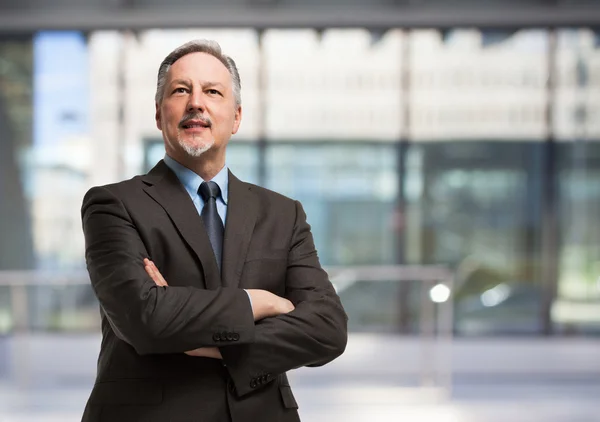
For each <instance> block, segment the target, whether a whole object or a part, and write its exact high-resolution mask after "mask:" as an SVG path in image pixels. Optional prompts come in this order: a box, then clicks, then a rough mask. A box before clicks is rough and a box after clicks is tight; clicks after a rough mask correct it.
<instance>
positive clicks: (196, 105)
mask: <svg viewBox="0 0 600 422" xmlns="http://www.w3.org/2000/svg"><path fill="white" fill-rule="evenodd" d="M205 109H206V105H205V104H204V98H203V97H202V92H198V91H197V90H194V91H193V92H192V94H191V95H190V96H189V101H188V105H187V111H188V112H194V113H196V112H200V113H203V112H204V110H205Z"/></svg>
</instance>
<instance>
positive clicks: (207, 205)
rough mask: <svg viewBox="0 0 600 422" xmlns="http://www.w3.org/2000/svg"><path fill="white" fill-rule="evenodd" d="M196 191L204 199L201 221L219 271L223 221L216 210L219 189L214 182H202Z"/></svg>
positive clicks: (219, 193)
mask: <svg viewBox="0 0 600 422" xmlns="http://www.w3.org/2000/svg"><path fill="white" fill-rule="evenodd" d="M198 193H199V194H200V196H202V199H204V207H203V208H202V213H201V216H202V221H203V223H204V227H205V228H206V233H207V234H208V238H209V239H210V244H211V246H212V249H213V252H214V254H215V258H216V260H217V265H218V266H219V271H221V255H222V253H223V232H224V231H225V230H224V227H223V221H222V220H221V217H220V216H219V212H218V211H217V198H218V197H219V195H221V189H219V185H217V184H216V183H215V182H202V184H201V185H200V188H199V189H198Z"/></svg>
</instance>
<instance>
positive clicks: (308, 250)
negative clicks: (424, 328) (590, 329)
mask: <svg viewBox="0 0 600 422" xmlns="http://www.w3.org/2000/svg"><path fill="white" fill-rule="evenodd" d="M82 220H83V230H84V234H85V240H86V262H87V267H88V271H89V274H90V278H91V282H92V286H93V288H94V291H95V293H96V295H97V297H98V299H99V302H100V305H101V306H100V312H101V316H102V344H101V349H100V356H99V359H98V374H97V379H96V383H95V385H94V388H93V390H92V393H91V396H90V398H89V400H88V403H87V406H86V410H85V412H84V415H83V420H84V421H85V422H100V421H103V422H104V421H106V422H120V421H127V422H133V421H140V422H141V421H143V422H152V421H157V422H158V421H160V422H163V421H169V422H188V421H189V422H191V421H202V422H226V421H227V422H229V421H233V422H241V421H249V422H252V421H261V422H271V421H273V422H276V421H277V422H287V421H298V420H299V419H298V412H297V410H296V409H297V408H298V405H297V404H296V401H295V399H294V396H293V394H292V391H291V388H290V386H289V383H288V380H287V377H286V371H288V370H290V369H294V368H298V367H301V366H319V365H324V364H326V363H328V362H330V361H331V360H333V359H335V358H336V357H337V356H339V355H340V354H341V353H342V352H343V351H344V348H345V346H346V340H347V317H346V314H345V312H344V310H343V308H342V305H341V303H340V300H339V297H338V296H337V294H336V293H335V291H334V289H333V287H332V285H331V283H330V282H329V279H328V277H327V274H326V273H325V271H323V269H322V268H321V266H320V264H319V260H318V257H317V252H316V250H315V246H314V243H313V238H312V235H311V232H310V226H309V225H308V223H307V222H306V216H305V214H304V211H303V210H302V207H301V205H300V203H299V202H296V201H293V200H291V199H289V198H286V197H284V196H281V195H279V194H276V193H274V192H271V191H269V190H267V189H264V188H261V187H258V186H254V185H250V184H247V183H244V182H241V181H240V180H238V179H237V178H236V177H235V176H233V174H231V173H229V198H228V214H227V224H226V227H225V239H224V246H223V249H224V251H223V262H222V268H223V270H222V275H220V274H219V270H218V267H217V263H216V261H215V258H214V254H213V252H212V249H211V246H210V241H209V239H208V236H207V234H206V231H205V230H204V227H203V225H202V220H201V218H200V216H199V215H198V212H197V210H196V208H195V207H194V204H193V203H192V200H191V199H190V197H189V195H188V193H187V192H186V191H185V188H184V187H183V186H182V185H181V183H180V182H179V179H178V178H177V176H176V175H175V174H174V173H173V172H172V171H171V170H170V169H169V168H168V167H167V166H166V164H165V163H164V162H163V161H161V162H159V163H158V164H157V165H156V167H154V168H153V169H152V170H151V171H150V172H149V173H148V174H147V175H144V176H137V177H134V178H133V179H131V180H127V181H124V182H121V183H117V184H113V185H108V186H103V187H95V188H92V189H90V190H89V192H88V193H87V194H86V196H85V198H84V200H83V206H82ZM146 257H148V258H150V259H151V260H153V261H154V262H155V264H156V265H157V267H158V268H159V270H160V271H161V273H162V274H163V276H164V278H165V279H166V280H167V282H168V283H169V287H158V286H156V285H155V283H154V282H153V281H152V279H151V278H150V277H148V275H147V274H146V272H145V270H144V266H143V259H144V258H146ZM243 289H264V290H268V291H270V292H273V293H274V294H276V295H279V296H283V297H286V298H288V299H289V300H290V301H291V302H292V303H293V304H294V305H295V307H296V309H295V310H294V311H292V312H290V313H289V314H285V315H280V316H278V317H275V318H266V319H263V320H262V321H259V322H257V323H255V322H254V320H253V316H252V309H251V306H250V302H249V300H248V296H247V294H246V292H244V290H243ZM199 347H219V348H220V351H221V354H222V356H223V361H219V360H216V359H209V358H199V357H191V356H188V355H185V354H184V353H183V352H185V351H188V350H193V349H196V348H199Z"/></svg>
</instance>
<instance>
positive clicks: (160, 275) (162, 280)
mask: <svg viewBox="0 0 600 422" xmlns="http://www.w3.org/2000/svg"><path fill="white" fill-rule="evenodd" d="M150 263H151V265H152V267H153V268H154V272H155V273H156V276H157V277H158V279H159V280H160V281H161V283H163V285H165V286H168V284H167V280H165V278H164V277H163V276H162V274H161V273H160V271H158V268H156V265H154V262H152V261H150Z"/></svg>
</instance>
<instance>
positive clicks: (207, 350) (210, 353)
mask: <svg viewBox="0 0 600 422" xmlns="http://www.w3.org/2000/svg"><path fill="white" fill-rule="evenodd" d="M185 354H186V355H188V356H195V357H200V358H212V359H223V356H221V351H220V350H219V349H218V348H217V347H200V348H199V349H194V350H190V351H189V352H185Z"/></svg>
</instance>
